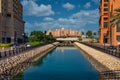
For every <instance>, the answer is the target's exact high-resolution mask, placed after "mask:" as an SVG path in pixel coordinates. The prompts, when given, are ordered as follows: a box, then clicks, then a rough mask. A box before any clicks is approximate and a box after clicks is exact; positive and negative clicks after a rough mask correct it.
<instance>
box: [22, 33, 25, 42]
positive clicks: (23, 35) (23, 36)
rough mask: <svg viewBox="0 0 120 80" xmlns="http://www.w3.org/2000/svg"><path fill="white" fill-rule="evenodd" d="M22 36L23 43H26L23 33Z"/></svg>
mask: <svg viewBox="0 0 120 80" xmlns="http://www.w3.org/2000/svg"><path fill="white" fill-rule="evenodd" d="M22 36H23V43H25V33H23V34H22Z"/></svg>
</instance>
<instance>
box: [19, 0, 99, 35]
mask: <svg viewBox="0 0 120 80" xmlns="http://www.w3.org/2000/svg"><path fill="white" fill-rule="evenodd" d="M21 3H22V5H23V15H24V16H23V18H24V21H25V22H26V23H25V31H26V32H27V33H29V32H31V31H33V30H41V31H45V30H46V31H47V30H49V29H51V30H55V29H60V28H62V27H64V28H65V29H71V30H79V31H87V30H92V31H96V32H97V31H98V27H99V25H98V22H99V10H98V8H99V0H21Z"/></svg>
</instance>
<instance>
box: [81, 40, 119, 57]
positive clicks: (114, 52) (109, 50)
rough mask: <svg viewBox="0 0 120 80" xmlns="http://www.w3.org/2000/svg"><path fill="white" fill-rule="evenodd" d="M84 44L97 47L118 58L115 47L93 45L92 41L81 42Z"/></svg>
mask: <svg viewBox="0 0 120 80" xmlns="http://www.w3.org/2000/svg"><path fill="white" fill-rule="evenodd" d="M81 43H82V44H84V45H87V46H89V47H92V48H94V49H97V50H99V51H102V52H105V53H107V54H110V55H112V56H115V57H118V58H120V52H119V51H118V50H117V49H107V47H106V46H100V45H95V44H94V43H87V42H81Z"/></svg>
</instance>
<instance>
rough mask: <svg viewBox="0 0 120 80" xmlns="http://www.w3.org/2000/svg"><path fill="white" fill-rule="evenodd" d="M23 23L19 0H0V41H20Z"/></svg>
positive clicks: (22, 33)
mask: <svg viewBox="0 0 120 80" xmlns="http://www.w3.org/2000/svg"><path fill="white" fill-rule="evenodd" d="M24 23H25V22H24V21H23V6H22V5H21V3H20V0H0V43H14V42H18V43H22V42H23V35H24Z"/></svg>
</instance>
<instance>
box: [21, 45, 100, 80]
mask: <svg viewBox="0 0 120 80" xmlns="http://www.w3.org/2000/svg"><path fill="white" fill-rule="evenodd" d="M41 61H42V62H41ZM38 63H39V65H36V66H31V67H30V68H28V69H27V70H26V71H25V72H24V76H23V80H98V72H97V71H96V70H95V68H94V67H93V66H92V65H91V64H90V63H89V62H88V61H87V59H86V58H85V57H84V56H83V55H82V53H81V52H80V51H79V50H78V49H77V48H75V47H57V48H56V49H55V50H53V51H52V52H51V53H50V54H48V55H47V56H45V57H44V58H43V59H42V60H40V61H38ZM41 64H42V65H41Z"/></svg>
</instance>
